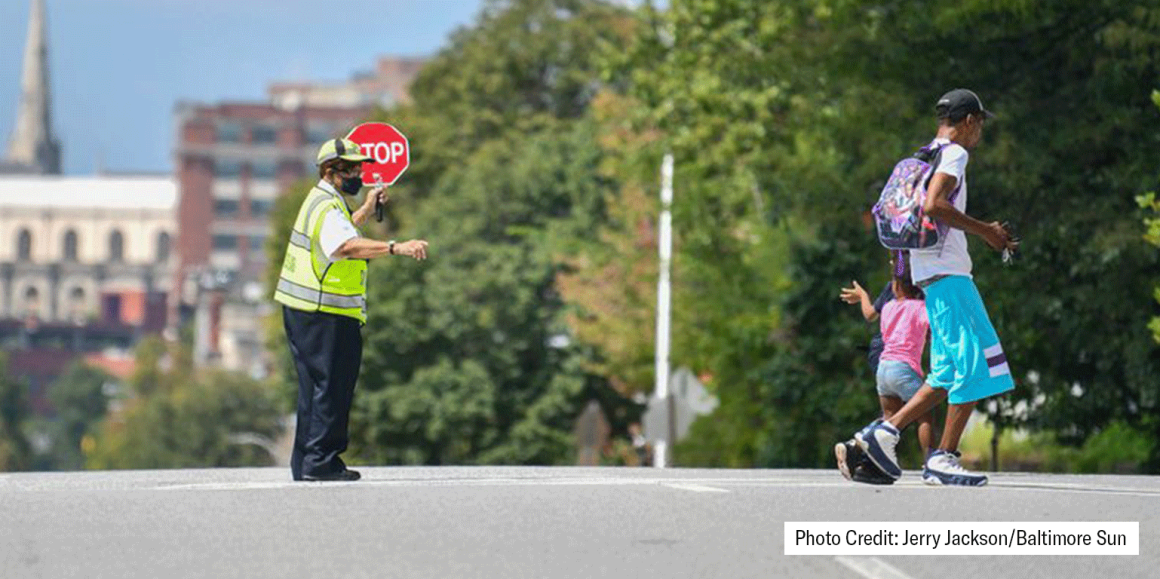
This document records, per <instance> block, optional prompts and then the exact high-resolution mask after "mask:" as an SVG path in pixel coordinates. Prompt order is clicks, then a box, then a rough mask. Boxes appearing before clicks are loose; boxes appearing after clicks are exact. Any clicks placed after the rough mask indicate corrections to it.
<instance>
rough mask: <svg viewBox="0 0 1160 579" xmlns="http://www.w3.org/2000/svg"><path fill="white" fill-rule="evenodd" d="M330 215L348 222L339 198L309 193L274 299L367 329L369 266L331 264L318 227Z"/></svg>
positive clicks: (292, 233) (349, 261)
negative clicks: (339, 213) (340, 214)
mask: <svg viewBox="0 0 1160 579" xmlns="http://www.w3.org/2000/svg"><path fill="white" fill-rule="evenodd" d="M333 210H339V211H342V212H343V214H344V215H345V216H346V217H347V218H348V219H350V210H349V209H347V207H346V203H345V202H343V201H342V199H341V198H340V197H339V196H338V194H337V193H332V192H329V191H326V190H324V189H321V188H319V187H315V188H314V189H311V190H310V194H309V195H307V196H306V200H305V201H304V202H303V203H302V207H301V208H300V209H299V211H298V217H297V219H296V220H295V223H294V228H293V229H292V230H291V231H290V239H289V242H288V243H287V244H286V257H285V260H284V261H283V262H282V273H281V275H279V279H278V285H277V287H276V288H275V291H274V299H275V300H277V301H278V302H280V303H282V304H284V305H286V306H288V307H291V308H294V309H297V310H303V311H308V312H327V313H333V314H338V315H342V316H349V317H352V318H355V319H357V320H359V321H360V322H362V323H366V317H367V316H366V269H367V262H366V261H365V260H362V259H331V258H330V256H327V255H325V254H324V252H323V251H322V246H321V243H320V241H319V234H320V232H321V230H322V221H323V219H324V218H325V216H326V214H327V213H328V212H329V211H333Z"/></svg>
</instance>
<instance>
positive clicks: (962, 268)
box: [910, 139, 971, 283]
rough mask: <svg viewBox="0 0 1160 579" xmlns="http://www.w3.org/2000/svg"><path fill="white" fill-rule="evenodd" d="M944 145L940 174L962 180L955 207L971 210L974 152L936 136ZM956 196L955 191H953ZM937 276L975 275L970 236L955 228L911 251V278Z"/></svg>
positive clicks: (940, 159) (959, 184) (938, 141)
mask: <svg viewBox="0 0 1160 579" xmlns="http://www.w3.org/2000/svg"><path fill="white" fill-rule="evenodd" d="M933 143H934V144H940V143H941V144H942V145H943V148H942V157H940V158H939V164H938V167H937V168H936V169H935V172H936V173H946V174H947V175H950V176H952V177H954V178H955V179H957V180H958V185H957V186H956V187H957V188H958V195H957V196H956V197H955V199H954V203H953V204H954V206H955V209H958V210H959V211H961V212H963V213H966V212H967V161H968V160H969V158H970V154H969V153H967V150H966V149H964V148H963V147H962V146H961V145H957V144H955V143H951V142H950V140H948V139H935V140H934V141H933ZM952 195H953V193H952ZM936 275H965V276H967V277H971V254H970V253H968V252H967V235H966V234H965V233H963V230H961V229H955V228H953V227H951V228H949V229H948V230H947V236H946V237H945V238H944V239H943V241H942V242H941V243H939V244H938V245H936V246H934V247H930V248H927V249H912V250H910V277H911V279H913V280H914V282H915V283H918V282H920V281H922V280H925V279H928V278H931V277H934V276H936Z"/></svg>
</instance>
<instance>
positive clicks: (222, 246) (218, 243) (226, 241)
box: [213, 235, 238, 251]
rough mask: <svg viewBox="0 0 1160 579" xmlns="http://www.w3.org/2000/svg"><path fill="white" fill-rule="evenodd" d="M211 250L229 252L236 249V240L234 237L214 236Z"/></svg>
mask: <svg viewBox="0 0 1160 579" xmlns="http://www.w3.org/2000/svg"><path fill="white" fill-rule="evenodd" d="M213 248H214V250H215V251H231V250H235V249H237V248H238V238H237V236H236V235H215V236H213Z"/></svg>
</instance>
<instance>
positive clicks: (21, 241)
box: [16, 229, 32, 261]
mask: <svg viewBox="0 0 1160 579" xmlns="http://www.w3.org/2000/svg"><path fill="white" fill-rule="evenodd" d="M16 258H17V259H19V260H20V261H28V260H30V259H32V232H31V231H29V230H27V229H21V230H20V233H18V234H17V235H16Z"/></svg>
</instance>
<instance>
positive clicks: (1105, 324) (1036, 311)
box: [621, 0, 1160, 466]
mask: <svg viewBox="0 0 1160 579" xmlns="http://www.w3.org/2000/svg"><path fill="white" fill-rule="evenodd" d="M1156 16H1157V8H1156V3H1155V2H1145V3H1122V2H1114V1H1110V0H1109V1H1102V2H1079V1H1068V2H1057V3H1051V4H1041V3H1040V4H1034V3H1032V4H1029V3H1025V2H1019V1H1004V2H966V3H957V4H955V5H946V6H932V7H927V8H925V9H923V10H914V9H913V7H909V6H908V5H906V4H905V3H898V2H838V3H833V2H823V1H817V2H763V3H753V2H743V1H740V0H733V1H731V0H718V1H715V2H700V1H694V0H688V1H680V0H676V1H674V2H671V3H670V8H669V10H667V11H665V12H664V13H649V12H647V11H646V15H645V17H646V18H647V19H650V20H652V21H653V22H655V25H654V26H651V27H650V28H649V30H655V31H656V33H655V34H652V35H644V36H642V37H641V38H639V39H638V41H637V43H636V45H635V46H634V47H633V50H630V51H626V52H625V53H626V55H627V56H626V57H625V58H624V60H623V62H622V63H621V66H623V67H624V68H626V69H628V70H630V71H631V78H632V83H631V86H630V88H629V91H630V93H631V94H632V95H634V96H635V97H636V98H638V99H639V100H640V101H641V102H643V103H644V104H645V106H646V107H647V108H648V109H649V110H650V112H651V119H652V122H654V123H655V124H656V125H657V126H658V127H659V128H660V130H661V131H663V134H664V136H663V139H662V140H663V142H664V145H665V146H666V147H668V148H670V149H671V150H672V151H673V152H674V154H675V155H676V158H677V165H678V172H677V175H678V177H677V183H678V187H677V202H676V208H675V222H676V226H675V227H676V231H677V235H678V237H677V239H678V247H679V250H678V254H677V256H676V262H675V268H676V269H675V272H674V276H675V281H676V283H677V287H676V290H675V291H676V295H675V298H674V306H675V307H676V308H677V319H676V321H675V325H674V333H675V336H674V343H675V347H676V351H675V353H674V357H675V358H676V359H681V360H687V361H689V362H690V363H692V364H693V365H695V366H696V367H697V368H699V369H701V370H704V371H707V372H709V373H711V374H712V375H713V387H714V388H715V389H716V391H717V393H718V395H719V396H720V397H721V398H722V406H721V408H720V409H718V411H717V414H715V415H714V417H713V418H712V419H710V420H704V421H701V422H700V423H698V424H697V425H696V426H695V427H694V436H693V438H694V441H693V442H691V443H690V444H689V445H686V448H684V449H682V450H683V452H680V453H678V456H679V457H686V458H689V460H692V461H694V462H697V463H706V464H730V465H738V466H742V465H751V464H758V465H797V466H805V465H821V464H824V463H825V462H828V460H829V457H828V448H829V446H830V445H831V444H832V442H833V440H835V439H836V438H838V437H840V436H843V435H844V434H846V433H848V432H850V431H851V430H852V429H853V428H854V427H856V426H858V423H859V422H862V421H865V420H866V418H867V416H870V415H872V414H873V413H874V412H875V409H874V405H873V393H872V389H871V388H870V387H869V384H870V380H871V378H870V377H869V376H868V374H867V373H866V372H865V370H864V369H863V368H864V364H863V363H862V360H861V355H860V354H857V353H856V352H855V350H854V346H855V345H856V344H858V343H862V342H863V341H864V339H865V337H864V333H863V331H862V329H861V328H860V327H859V326H860V325H861V324H859V323H857V322H856V321H855V319H856V318H855V316H854V315H852V314H851V313H850V312H849V310H848V308H845V307H844V306H841V305H838V302H837V300H835V299H834V294H835V290H836V288H837V287H839V285H840V284H843V283H848V280H849V279H851V278H865V277H866V276H867V272H877V271H880V269H879V268H882V267H883V266H884V264H885V259H884V258H885V256H884V255H883V252H882V251H881V250H880V249H878V248H877V246H876V243H875V241H874V240H873V236H872V232H871V231H870V230H869V228H868V227H867V226H866V221H865V212H866V210H867V209H868V208H869V207H870V205H871V204H872V203H873V199H874V196H875V195H876V193H877V190H878V189H879V188H880V187H881V184H882V180H883V178H884V177H885V175H886V174H887V173H888V171H889V167H890V166H891V164H893V162H894V161H896V160H897V159H899V158H901V157H902V156H904V155H906V154H908V153H909V152H910V151H911V150H913V149H914V148H917V147H918V146H919V145H921V144H923V143H924V142H925V141H926V140H927V139H929V138H930V136H931V135H932V134H933V132H934V124H933V119H931V118H930V116H931V112H930V111H931V105H930V103H931V102H932V101H933V100H934V98H936V97H937V96H938V94H941V92H942V91H944V90H946V89H949V88H951V87H954V86H959V85H969V86H971V87H972V88H974V89H975V90H977V91H978V92H979V93H980V94H983V95H985V96H984V98H985V99H987V102H988V105H989V106H990V107H991V108H994V109H996V110H998V111H1000V112H1001V115H1000V119H999V121H998V122H996V123H993V125H992V126H991V127H989V128H988V135H987V137H986V141H985V143H984V146H983V147H982V148H981V149H980V150H979V151H978V152H977V154H976V155H974V156H973V157H972V165H971V167H972V168H971V175H972V177H971V179H972V180H971V193H972V196H971V213H972V214H975V215H978V216H981V217H983V218H985V219H992V218H1007V219H1011V220H1013V221H1015V222H1016V224H1017V225H1018V226H1019V229H1020V231H1021V232H1022V233H1024V238H1025V239H1026V242H1025V245H1024V259H1023V261H1022V262H1021V263H1020V264H1019V265H1018V266H1016V267H1013V268H1010V269H1006V270H1002V269H1000V268H1001V266H1000V265H999V262H998V260H997V259H995V257H994V255H993V254H990V253H989V252H987V251H986V250H985V249H984V248H983V247H981V246H976V247H975V249H974V255H975V257H976V265H975V272H976V274H977V276H976V279H977V280H978V283H979V285H980V289H981V291H982V292H983V294H984V295H985V296H987V300H988V305H989V309H990V311H991V315H992V318H993V319H996V320H997V325H998V326H999V331H1000V334H1001V335H1002V336H1003V337H1004V343H1005V348H1006V349H1007V350H1008V357H1009V358H1010V359H1011V360H1012V366H1013V368H1015V370H1016V372H1017V380H1018V382H1019V388H1018V389H1017V391H1016V393H1015V394H1014V395H1013V396H1012V397H1011V403H1010V404H1004V406H1003V407H1005V408H1008V409H1010V410H1009V412H1011V415H1010V416H1007V417H1006V418H1007V419H1008V420H1009V421H1011V422H1014V423H1023V424H1028V425H1032V426H1036V427H1040V428H1050V429H1052V430H1055V431H1056V432H1058V433H1060V434H1061V435H1063V437H1062V439H1061V440H1063V441H1064V442H1067V443H1076V444H1077V443H1078V442H1080V441H1082V440H1084V439H1085V438H1087V437H1088V436H1089V435H1091V434H1092V433H1094V432H1097V431H1098V430H1099V428H1101V426H1102V425H1105V424H1108V423H1109V422H1110V421H1113V420H1116V419H1122V420H1124V421H1125V423H1126V424H1129V425H1132V426H1133V427H1134V428H1140V429H1141V430H1142V431H1146V430H1147V429H1148V428H1151V427H1152V426H1151V424H1152V423H1153V419H1152V418H1150V417H1154V416H1156V413H1157V408H1156V404H1157V398H1158V397H1160V393H1158V392H1157V388H1158V386H1157V382H1156V381H1155V380H1154V378H1153V377H1154V376H1155V375H1156V372H1157V371H1158V370H1160V368H1158V367H1157V364H1158V363H1160V355H1158V351H1157V348H1156V345H1155V343H1153V342H1152V341H1151V340H1150V339H1147V336H1145V335H1143V334H1142V333H1141V332H1131V331H1121V328H1140V327H1143V326H1144V324H1145V323H1146V322H1145V320H1147V318H1148V317H1149V316H1150V314H1148V313H1147V312H1144V311H1141V309H1140V308H1139V307H1138V304H1140V303H1142V301H1143V300H1144V299H1147V298H1146V297H1144V296H1145V295H1146V294H1147V292H1148V291H1150V290H1148V289H1147V288H1150V287H1151V285H1152V284H1151V283H1150V280H1151V279H1152V278H1153V275H1152V274H1151V273H1149V272H1151V271H1154V270H1155V267H1156V265H1157V259H1156V256H1155V255H1154V254H1152V253H1148V252H1146V251H1145V248H1144V247H1143V246H1142V244H1141V243H1139V240H1138V236H1136V235H1135V234H1134V233H1132V232H1133V230H1134V229H1135V228H1136V227H1137V226H1136V225H1135V223H1136V222H1134V219H1135V215H1136V214H1135V212H1134V211H1133V210H1132V208H1131V207H1130V206H1129V205H1128V204H1127V203H1126V199H1127V198H1126V196H1124V195H1120V194H1117V193H1116V192H1121V191H1140V190H1143V187H1142V186H1141V185H1142V184H1144V183H1146V182H1147V181H1148V180H1149V179H1151V178H1152V177H1154V175H1152V174H1150V168H1151V167H1154V166H1155V164H1156V159H1155V157H1156V156H1157V153H1156V150H1157V149H1156V148H1155V147H1148V146H1142V145H1143V144H1144V143H1150V142H1154V141H1155V139H1156V136H1155V135H1156V134H1157V133H1156V130H1155V129H1156V127H1155V124H1156V116H1155V114H1154V113H1153V112H1152V111H1150V110H1148V108H1149V106H1148V103H1146V102H1145V101H1144V100H1143V99H1141V98H1139V95H1141V94H1146V93H1145V91H1144V90H1142V89H1143V87H1145V86H1147V85H1148V84H1149V83H1151V82H1154V79H1155V77H1156V72H1157V71H1156V62H1157V59H1156V58H1155V56H1156V54H1157V46H1158V41H1157V39H1158V38H1160V35H1158V34H1157V32H1158V24H1157V23H1158V22H1160V19H1158V18H1157V17H1156ZM1045 95H1051V96H1050V97H1047V96H1045ZM1090 95H1100V98H1098V99H1092V98H1090ZM1065 121H1066V122H1065ZM883 269H884V268H883ZM871 277H872V279H874V280H881V279H883V275H882V274H881V273H876V274H875V275H872V276H871ZM1112 279H1114V280H1116V282H1115V283H1112V284H1109V283H1107V282H1108V280H1112ZM1012 288H1019V289H1020V290H1022V291H1011V290H1012ZM1020 407H1029V408H1032V409H1033V411H1031V412H1014V409H1016V408H1020ZM995 410H998V407H996V408H995ZM681 460H685V458H682V459H681Z"/></svg>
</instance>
